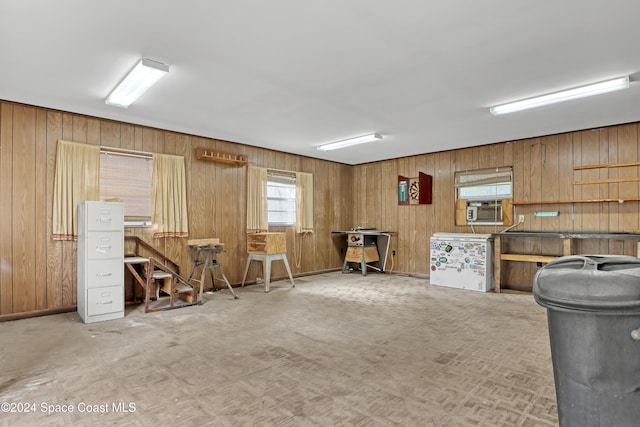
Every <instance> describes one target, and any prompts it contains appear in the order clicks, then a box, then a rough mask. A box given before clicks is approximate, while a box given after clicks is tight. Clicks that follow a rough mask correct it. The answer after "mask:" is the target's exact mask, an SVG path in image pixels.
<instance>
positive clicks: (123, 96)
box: [105, 58, 169, 108]
mask: <svg viewBox="0 0 640 427" xmlns="http://www.w3.org/2000/svg"><path fill="white" fill-rule="evenodd" d="M168 72H169V66H168V65H167V64H163V63H162V62H158V61H154V60H152V59H147V58H142V59H141V60H140V61H139V62H138V63H137V64H136V66H135V67H133V70H131V71H130V72H129V74H127V76H126V77H125V78H124V79H122V81H121V82H120V83H119V84H118V86H116V88H115V89H114V90H113V91H112V92H111V93H110V94H109V96H108V97H107V99H105V103H106V104H109V105H114V106H116V107H122V108H127V107H128V106H129V105H131V103H132V102H133V101H135V100H136V99H138V98H139V97H140V95H142V94H143V93H144V92H145V91H146V90H147V89H149V88H150V87H151V86H152V85H153V84H154V83H155V82H157V81H158V80H160V78H161V77H162V76H164V75H165V74H167V73H168Z"/></svg>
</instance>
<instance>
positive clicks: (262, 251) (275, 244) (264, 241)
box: [242, 233, 296, 292]
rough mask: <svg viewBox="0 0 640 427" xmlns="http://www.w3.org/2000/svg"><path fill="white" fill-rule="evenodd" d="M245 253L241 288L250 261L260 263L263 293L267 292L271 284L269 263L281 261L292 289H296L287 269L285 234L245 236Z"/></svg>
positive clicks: (289, 269) (289, 270) (253, 234)
mask: <svg viewBox="0 0 640 427" xmlns="http://www.w3.org/2000/svg"><path fill="white" fill-rule="evenodd" d="M247 252H248V253H249V259H248V260H247V267H246V268H245V269H244V277H243V278H242V286H243V287H244V282H245V280H246V278H247V273H248V272H249V266H250V265H251V262H252V261H260V262H262V268H263V273H264V291H265V292H269V284H270V282H271V261H277V260H282V262H283V263H284V267H285V268H286V269H287V274H289V279H290V280H291V285H292V287H294V288H295V287H296V284H295V283H294V282H293V276H292V275H291V268H289V261H288V260H287V241H286V235H285V233H252V234H247Z"/></svg>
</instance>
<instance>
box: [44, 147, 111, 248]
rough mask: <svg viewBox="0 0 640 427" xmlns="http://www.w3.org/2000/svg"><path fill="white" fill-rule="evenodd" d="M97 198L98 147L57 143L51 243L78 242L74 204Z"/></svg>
mask: <svg viewBox="0 0 640 427" xmlns="http://www.w3.org/2000/svg"><path fill="white" fill-rule="evenodd" d="M99 197H100V147H99V146H97V145H88V144H79V143H75V142H70V141H63V140H58V145H57V148H56V170H55V177H54V184H53V224H52V234H53V236H52V237H53V239H54V240H78V203H80V202H83V201H85V200H98V199H99Z"/></svg>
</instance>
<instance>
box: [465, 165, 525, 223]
mask: <svg viewBox="0 0 640 427" xmlns="http://www.w3.org/2000/svg"><path fill="white" fill-rule="evenodd" d="M455 188H456V200H457V201H459V202H460V201H462V202H463V205H464V208H465V209H466V219H467V222H469V223H476V224H488V225H489V224H490V225H493V224H502V223H503V220H502V218H503V215H502V207H503V201H504V200H506V199H511V198H512V195H513V172H512V168H511V166H505V167H499V168H489V169H477V170H473V171H464V172H456V174H455ZM457 205H458V204H457Z"/></svg>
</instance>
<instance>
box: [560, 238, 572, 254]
mask: <svg viewBox="0 0 640 427" xmlns="http://www.w3.org/2000/svg"><path fill="white" fill-rule="evenodd" d="M572 254H573V251H572V240H571V237H565V238H563V239H562V255H563V256H568V255H572Z"/></svg>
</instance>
